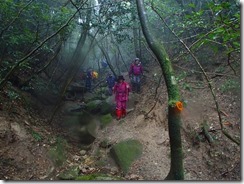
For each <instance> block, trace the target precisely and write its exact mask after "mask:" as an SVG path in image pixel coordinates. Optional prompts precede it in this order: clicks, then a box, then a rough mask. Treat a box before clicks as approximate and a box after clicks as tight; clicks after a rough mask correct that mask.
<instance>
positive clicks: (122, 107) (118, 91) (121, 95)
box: [113, 75, 130, 120]
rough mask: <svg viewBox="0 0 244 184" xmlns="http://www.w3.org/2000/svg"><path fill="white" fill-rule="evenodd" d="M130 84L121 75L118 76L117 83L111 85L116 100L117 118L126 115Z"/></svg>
mask: <svg viewBox="0 0 244 184" xmlns="http://www.w3.org/2000/svg"><path fill="white" fill-rule="evenodd" d="M129 92H130V86H129V84H128V83H127V82H125V79H124V77H123V76H122V75H120V76H118V80H117V83H116V84H115V85H114V87H113V93H114V94H115V101H116V116H117V120H119V119H120V118H121V117H125V116H126V102H127V101H128V97H129Z"/></svg>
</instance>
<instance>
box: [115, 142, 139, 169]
mask: <svg viewBox="0 0 244 184" xmlns="http://www.w3.org/2000/svg"><path fill="white" fill-rule="evenodd" d="M110 153H111V156H112V158H113V159H114V160H115V162H116V163H117V165H118V166H119V167H120V168H121V169H122V171H123V172H125V173H127V172H128V171H129V168H130V166H131V164H132V163H133V162H134V161H135V160H136V159H137V158H138V157H140V155H141V154H142V144H141V143H140V142H139V141H138V140H132V139H129V140H125V141H122V142H119V143H117V144H115V145H113V146H112V148H111V149H110Z"/></svg>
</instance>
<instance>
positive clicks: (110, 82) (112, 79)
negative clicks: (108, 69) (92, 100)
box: [106, 73, 115, 96]
mask: <svg viewBox="0 0 244 184" xmlns="http://www.w3.org/2000/svg"><path fill="white" fill-rule="evenodd" d="M106 82H107V85H108V94H109V95H110V96H111V95H113V87H114V85H115V77H114V76H113V75H112V74H111V73H109V74H108V77H107V79H106Z"/></svg>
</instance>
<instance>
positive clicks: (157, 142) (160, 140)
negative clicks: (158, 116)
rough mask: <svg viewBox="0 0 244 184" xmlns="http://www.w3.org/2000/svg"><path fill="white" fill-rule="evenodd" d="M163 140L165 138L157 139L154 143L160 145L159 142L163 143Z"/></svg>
mask: <svg viewBox="0 0 244 184" xmlns="http://www.w3.org/2000/svg"><path fill="white" fill-rule="evenodd" d="M164 141H165V140H163V139H159V140H157V141H156V144H158V145H161V144H163V143H164Z"/></svg>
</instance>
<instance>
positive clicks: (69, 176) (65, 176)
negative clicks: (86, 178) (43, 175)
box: [58, 167, 79, 180]
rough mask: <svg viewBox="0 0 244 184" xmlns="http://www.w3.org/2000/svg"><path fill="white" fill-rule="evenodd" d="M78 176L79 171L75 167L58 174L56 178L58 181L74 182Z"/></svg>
mask: <svg viewBox="0 0 244 184" xmlns="http://www.w3.org/2000/svg"><path fill="white" fill-rule="evenodd" d="M78 175H79V169H78V168H77V167H71V168H70V169H68V170H66V171H64V172H62V173H60V174H59V175H58V178H59V179H60V180H75V179H76V178H77V177H78Z"/></svg>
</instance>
